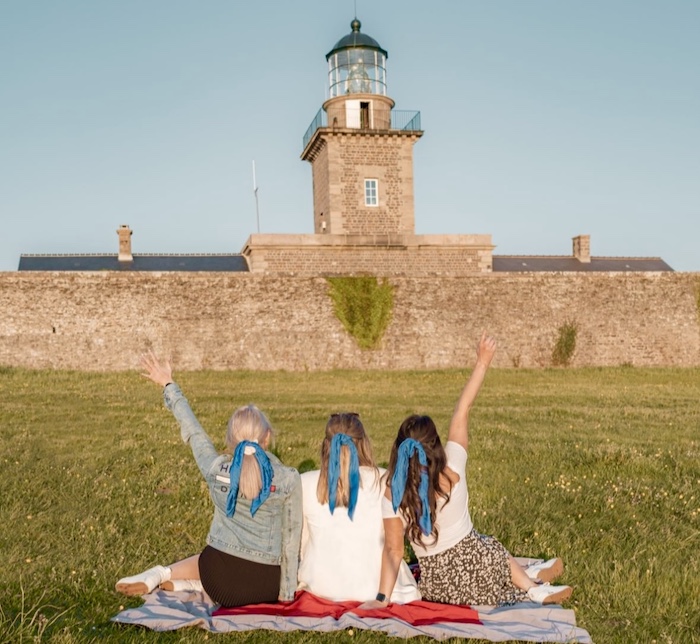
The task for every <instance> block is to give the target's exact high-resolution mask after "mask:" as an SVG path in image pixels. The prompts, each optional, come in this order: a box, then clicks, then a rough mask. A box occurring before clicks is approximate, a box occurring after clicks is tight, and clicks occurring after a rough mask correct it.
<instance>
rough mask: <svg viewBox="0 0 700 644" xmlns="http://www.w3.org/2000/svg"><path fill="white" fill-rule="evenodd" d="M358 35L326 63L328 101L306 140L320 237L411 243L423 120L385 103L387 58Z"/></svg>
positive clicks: (355, 27) (355, 29)
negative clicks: (398, 238) (404, 238)
mask: <svg viewBox="0 0 700 644" xmlns="http://www.w3.org/2000/svg"><path fill="white" fill-rule="evenodd" d="M350 27H351V29H352V31H351V32H350V33H349V34H348V35H347V36H344V37H343V38H341V39H340V40H339V41H338V42H337V43H336V45H335V46H334V47H333V49H331V51H330V52H329V53H328V54H327V55H326V60H327V61H328V96H329V98H328V100H327V101H326V102H325V103H324V104H323V106H322V108H321V110H319V113H318V114H317V115H316V118H315V119H314V121H313V122H312V123H311V126H310V127H309V129H308V130H307V132H306V135H305V136H304V150H303V152H302V155H301V158H302V159H304V160H306V161H309V162H310V163H311V166H312V169H313V170H312V172H313V195H314V232H315V233H316V234H329V235H361V236H367V235H389V236H391V235H405V234H408V235H412V234H413V233H414V214H413V145H414V143H415V142H416V141H417V140H418V139H419V138H420V136H421V135H422V134H423V132H422V131H421V129H420V112H405V111H395V110H394V109H393V108H394V101H393V100H392V99H391V98H389V96H388V95H387V80H386V78H387V76H386V61H387V57H388V54H387V52H386V50H384V49H383V48H382V47H381V46H380V45H379V43H378V42H377V41H376V40H374V38H371V37H370V36H368V35H367V34H364V33H362V31H361V24H360V21H359V20H358V19H357V18H355V19H354V20H353V21H352V22H351V23H350Z"/></svg>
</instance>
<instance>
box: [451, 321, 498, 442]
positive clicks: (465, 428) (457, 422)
mask: <svg viewBox="0 0 700 644" xmlns="http://www.w3.org/2000/svg"><path fill="white" fill-rule="evenodd" d="M495 353H496V340H494V339H493V338H492V337H491V336H490V335H487V334H486V331H484V332H483V333H482V334H481V339H480V340H479V344H478V346H477V349H476V364H475V365H474V369H473V370H472V373H471V375H470V376H469V380H468V381H467V384H466V385H464V389H462V393H461V395H460V397H459V400H458V401H457V405H456V406H455V410H454V413H453V414H452V420H451V421H450V430H449V432H448V433H447V440H448V441H453V442H455V443H458V444H459V445H461V446H462V447H464V449H467V447H468V444H469V412H470V410H471V408H472V405H473V404H474V401H475V400H476V396H477V394H478V393H479V390H480V389H481V385H482V384H483V382H484V376H486V371H487V370H488V368H489V365H490V364H491V360H493V356H494V354H495Z"/></svg>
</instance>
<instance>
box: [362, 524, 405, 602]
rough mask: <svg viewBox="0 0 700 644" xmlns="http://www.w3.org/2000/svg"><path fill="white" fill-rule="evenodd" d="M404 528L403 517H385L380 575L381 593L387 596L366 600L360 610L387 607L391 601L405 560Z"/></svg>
mask: <svg viewBox="0 0 700 644" xmlns="http://www.w3.org/2000/svg"><path fill="white" fill-rule="evenodd" d="M403 535H404V528H403V523H402V522H401V519H399V518H395V519H393V518H392V519H384V550H383V551H382V572H381V575H380V577H379V593H381V594H382V595H385V596H386V600H385V601H379V600H378V599H372V600H370V601H367V602H364V603H363V604H361V605H360V606H358V608H359V609H360V610H372V609H374V608H385V607H386V606H388V605H389V602H390V601H391V593H392V592H393V591H394V586H395V585H396V577H397V576H398V574H399V568H400V566H401V562H402V561H403Z"/></svg>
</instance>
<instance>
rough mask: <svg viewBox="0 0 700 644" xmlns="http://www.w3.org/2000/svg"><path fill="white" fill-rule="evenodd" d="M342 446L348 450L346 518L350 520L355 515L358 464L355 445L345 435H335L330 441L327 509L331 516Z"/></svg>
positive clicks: (358, 475) (336, 488)
mask: <svg viewBox="0 0 700 644" xmlns="http://www.w3.org/2000/svg"><path fill="white" fill-rule="evenodd" d="M343 445H347V447H348V449H349V450H350V472H349V476H348V478H349V479H350V480H349V484H350V495H349V499H348V516H349V517H350V519H351V520H352V517H353V515H354V514H355V506H356V505H357V494H358V490H359V488H360V462H359V459H358V457H357V448H356V447H355V443H354V442H353V440H352V438H350V436H348V435H347V434H335V435H334V436H333V438H332V439H331V453H330V457H329V459H328V507H329V508H330V510H331V514H333V511H334V510H335V504H336V494H337V491H338V479H339V478H340V448H341V447H342V446H343Z"/></svg>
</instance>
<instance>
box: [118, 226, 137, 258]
mask: <svg viewBox="0 0 700 644" xmlns="http://www.w3.org/2000/svg"><path fill="white" fill-rule="evenodd" d="M132 234H133V231H132V230H131V229H130V228H129V226H128V225H127V224H122V225H121V226H119V228H118V230H117V235H119V257H118V258H117V259H118V260H119V261H120V262H133V261H134V256H133V255H132V254H131V235H132Z"/></svg>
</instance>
